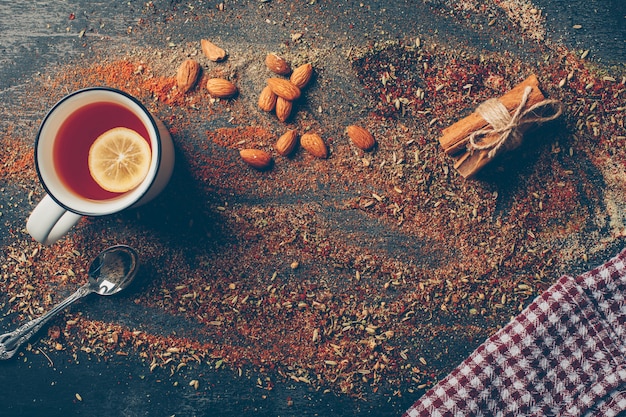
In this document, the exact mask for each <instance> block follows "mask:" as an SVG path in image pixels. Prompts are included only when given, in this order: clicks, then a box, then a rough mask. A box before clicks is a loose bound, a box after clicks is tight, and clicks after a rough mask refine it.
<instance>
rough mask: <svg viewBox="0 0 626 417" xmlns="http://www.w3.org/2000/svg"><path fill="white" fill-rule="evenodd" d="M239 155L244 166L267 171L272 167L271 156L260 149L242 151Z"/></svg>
mask: <svg viewBox="0 0 626 417" xmlns="http://www.w3.org/2000/svg"><path fill="white" fill-rule="evenodd" d="M239 155H240V156H241V159H243V161H244V162H245V163H246V164H248V165H250V166H251V167H253V168H256V169H259V170H263V169H267V168H269V167H270V165H272V156H271V155H270V154H269V153H267V152H265V151H264V150H261V149H242V150H240V151H239Z"/></svg>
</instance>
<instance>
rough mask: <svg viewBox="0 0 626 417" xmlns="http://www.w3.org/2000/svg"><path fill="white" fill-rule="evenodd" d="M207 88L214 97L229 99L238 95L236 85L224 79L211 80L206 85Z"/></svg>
mask: <svg viewBox="0 0 626 417" xmlns="http://www.w3.org/2000/svg"><path fill="white" fill-rule="evenodd" d="M206 88H207V90H209V93H210V94H211V95H212V96H213V97H218V98H229V97H232V96H234V95H235V94H237V87H236V86H235V84H233V83H231V82H230V81H228V80H225V79H223V78H211V79H209V80H208V81H207V83H206Z"/></svg>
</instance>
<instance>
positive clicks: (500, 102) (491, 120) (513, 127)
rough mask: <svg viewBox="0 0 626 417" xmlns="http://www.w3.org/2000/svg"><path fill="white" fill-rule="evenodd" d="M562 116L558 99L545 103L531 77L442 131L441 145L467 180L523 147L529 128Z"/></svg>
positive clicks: (533, 77) (534, 77) (533, 78)
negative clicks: (522, 143) (493, 161)
mask: <svg viewBox="0 0 626 417" xmlns="http://www.w3.org/2000/svg"><path fill="white" fill-rule="evenodd" d="M561 113H562V106H561V103H559V102H558V101H556V100H546V98H545V97H544V95H543V93H542V92H541V90H540V89H539V81H538V80H537V77H536V76H535V75H531V76H529V77H528V78H526V79H525V80H524V81H522V82H521V83H520V84H518V85H517V86H515V87H514V88H513V89H512V90H510V91H509V92H507V93H506V94H504V95H503V96H501V97H499V98H497V99H495V98H494V99H490V100H488V101H487V102H485V103H483V104H481V105H480V106H479V107H478V108H477V109H476V111H475V112H474V113H472V114H470V115H469V116H467V117H465V118H464V119H461V120H459V121H458V122H456V123H454V124H453V125H451V126H449V127H448V128H446V129H444V130H443V132H442V133H443V135H442V136H441V138H439V143H440V144H441V146H442V147H443V149H444V151H445V152H446V154H447V155H449V156H451V157H452V158H453V159H454V167H455V168H456V169H457V170H458V171H459V173H460V174H461V175H462V176H463V177H465V178H471V177H473V176H474V175H475V174H476V173H477V172H478V171H480V170H481V169H482V168H483V167H484V166H485V165H487V164H488V163H489V162H491V161H492V160H493V159H494V158H495V157H496V156H497V155H499V154H502V153H506V152H508V151H511V150H513V149H515V148H516V147H518V146H519V145H520V144H521V141H522V137H523V134H524V132H525V131H526V130H528V129H529V128H532V127H533V126H537V125H539V124H541V123H544V122H547V121H550V120H554V119H556V118H557V117H559V116H560V114H561Z"/></svg>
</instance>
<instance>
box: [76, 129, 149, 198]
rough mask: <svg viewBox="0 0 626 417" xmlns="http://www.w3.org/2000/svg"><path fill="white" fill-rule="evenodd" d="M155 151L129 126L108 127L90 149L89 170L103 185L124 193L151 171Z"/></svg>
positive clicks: (135, 185)
mask: <svg viewBox="0 0 626 417" xmlns="http://www.w3.org/2000/svg"><path fill="white" fill-rule="evenodd" d="M151 158H152V152H151V151H150V145H148V142H146V140H145V139H144V138H143V136H141V135H140V134H139V133H137V132H135V131H134V130H132V129H128V128H126V127H116V128H113V129H111V130H107V131H106V132H104V133H103V134H101V135H100V136H98V138H97V139H96V140H95V142H94V143H93V144H92V145H91V148H90V149H89V157H88V164H89V173H90V174H91V176H92V178H93V179H94V181H95V182H96V183H97V184H98V185H99V186H100V187H102V188H103V189H105V190H107V191H110V192H114V193H125V192H127V191H130V190H132V189H133V188H135V187H137V186H138V185H139V184H141V182H142V181H143V180H144V179H145V178H146V175H148V171H149V169H150V161H151Z"/></svg>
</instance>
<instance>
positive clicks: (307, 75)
mask: <svg viewBox="0 0 626 417" xmlns="http://www.w3.org/2000/svg"><path fill="white" fill-rule="evenodd" d="M312 75H313V66H312V65H311V64H304V65H300V66H299V67H298V68H296V69H295V70H293V73H292V74H291V77H289V81H291V83H292V84H293V85H295V86H296V87H298V88H299V89H303V88H304V87H306V85H307V84H308V83H309V81H311V76H312Z"/></svg>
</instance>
